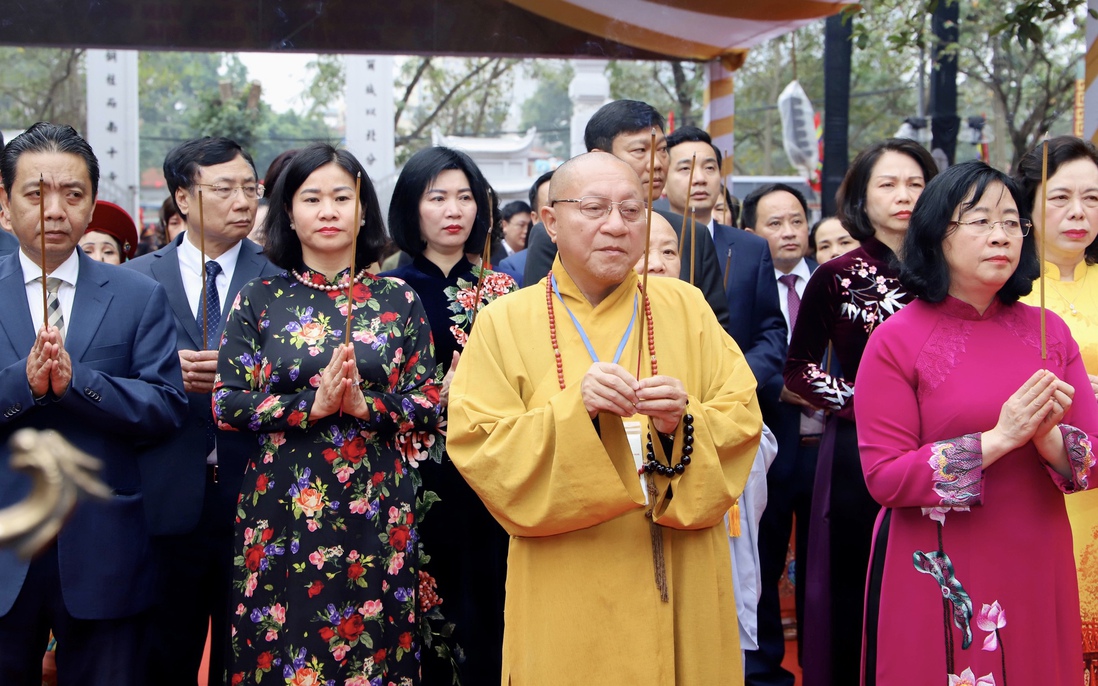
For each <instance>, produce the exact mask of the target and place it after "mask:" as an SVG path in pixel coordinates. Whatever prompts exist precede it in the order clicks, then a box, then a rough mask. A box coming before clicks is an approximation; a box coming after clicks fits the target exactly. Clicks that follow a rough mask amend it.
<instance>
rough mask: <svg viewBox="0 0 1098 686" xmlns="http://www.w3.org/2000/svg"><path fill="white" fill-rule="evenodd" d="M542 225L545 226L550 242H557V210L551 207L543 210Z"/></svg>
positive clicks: (546, 206)
mask: <svg viewBox="0 0 1098 686" xmlns="http://www.w3.org/2000/svg"><path fill="white" fill-rule="evenodd" d="M541 223H542V224H544V225H545V233H547V234H549V240H551V241H553V242H554V243H556V242H557V213H556V209H555V208H553V207H550V206H549V205H544V206H543V207H542V208H541Z"/></svg>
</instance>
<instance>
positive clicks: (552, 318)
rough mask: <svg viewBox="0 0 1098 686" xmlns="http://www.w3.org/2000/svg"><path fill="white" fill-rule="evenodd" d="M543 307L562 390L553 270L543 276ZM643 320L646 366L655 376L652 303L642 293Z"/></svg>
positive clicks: (638, 285) (562, 362)
mask: <svg viewBox="0 0 1098 686" xmlns="http://www.w3.org/2000/svg"><path fill="white" fill-rule="evenodd" d="M637 288H638V289H639V288H640V284H637ZM545 307H546V308H547V309H548V310H549V340H550V341H551V342H552V344H553V357H554V358H556V362H557V383H559V384H560V389H561V390H562V391H563V390H564V360H563V359H561V355H560V346H559V345H558V344H557V318H556V315H555V314H554V313H553V272H549V275H548V276H546V277H545ZM644 321H645V323H646V325H647V327H648V359H649V362H648V368H649V369H650V370H651V372H652V376H656V374H658V373H659V371H658V370H659V367H658V366H657V364H656V334H655V329H654V327H653V326H652V305H651V303H650V302H649V301H648V294H647V293H645V294H644Z"/></svg>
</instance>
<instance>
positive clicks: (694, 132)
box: [667, 126, 727, 202]
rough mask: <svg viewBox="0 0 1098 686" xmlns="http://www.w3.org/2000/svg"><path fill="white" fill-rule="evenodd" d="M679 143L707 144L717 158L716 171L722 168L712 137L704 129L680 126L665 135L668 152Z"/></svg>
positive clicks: (719, 153)
mask: <svg viewBox="0 0 1098 686" xmlns="http://www.w3.org/2000/svg"><path fill="white" fill-rule="evenodd" d="M681 143H708V144H709V147H711V148H713V154H714V155H716V156H717V169H720V168H721V167H722V162H721V151H720V150H717V146H715V145H713V139H712V137H710V135H709V134H708V133H706V131H705V130H704V129H699V128H698V127H696V126H680V127H679V128H677V129H675V130H674V131H672V132H671V133H669V134H668V135H667V149H668V150H670V149H671V148H673V147H675V146H676V145H679V144H681ZM726 202H727V201H726Z"/></svg>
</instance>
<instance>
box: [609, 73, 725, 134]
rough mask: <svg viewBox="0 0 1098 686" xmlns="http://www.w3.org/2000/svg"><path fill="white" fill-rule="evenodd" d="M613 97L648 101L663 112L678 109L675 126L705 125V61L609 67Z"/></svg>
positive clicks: (666, 112) (676, 110)
mask: <svg viewBox="0 0 1098 686" xmlns="http://www.w3.org/2000/svg"><path fill="white" fill-rule="evenodd" d="M606 76H607V78H608V79H609V80H610V97H611V98H613V99H615V100H620V99H628V100H640V101H642V102H646V103H648V104H649V105H651V106H652V107H655V108H656V109H657V110H659V111H660V112H661V113H662V114H663V116H665V117H666V116H667V115H668V114H670V113H671V112H674V113H675V126H701V123H702V115H703V113H704V105H703V98H704V89H705V65H704V64H699V63H695V62H685V61H673V62H626V61H621V60H613V61H611V62H610V64H609V66H607V68H606Z"/></svg>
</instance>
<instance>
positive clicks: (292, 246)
mask: <svg viewBox="0 0 1098 686" xmlns="http://www.w3.org/2000/svg"><path fill="white" fill-rule="evenodd" d="M326 164H336V165H339V167H340V168H341V169H343V171H345V172H347V173H348V174H350V175H351V178H355V177H357V176H358V175H359V174H362V192H361V193H360V194H359V201H360V202H361V203H362V219H364V220H365V222H366V223H365V224H364V225H363V226H362V229H361V230H360V231H359V234H358V242H357V243H356V244H355V271H358V270H359V269H362V268H363V267H366V266H368V265H370V264H372V263H374V262H376V261H377V260H378V257H379V256H380V255H381V252H382V250H383V249H384V248H385V244H386V242H387V239H386V237H385V222H384V220H383V219H382V218H381V207H380V204H379V203H378V201H377V193H376V192H374V184H373V183H372V182H371V181H370V177H369V175H368V174H366V170H365V169H364V168H363V167H362V164H361V163H360V162H359V161H358V160H357V159H356V158H355V156H354V155H352V154H351V153H350V152H348V151H347V150H339V149H337V148H335V147H333V146H331V145H328V144H327V143H313V144H311V145H309V146H307V147H305V148H302V149H301V150H299V151H298V152H297V154H295V155H294V156H293V158H292V159H291V160H290V162H289V163H288V164H287V165H286V168H285V169H283V170H282V173H281V174H279V176H278V181H276V182H275V185H274V189H273V190H272V191H271V197H270V209H269V210H268V211H267V218H266V219H264V220H263V232H264V234H265V235H266V236H267V241H266V247H265V248H264V252H266V254H267V257H268V258H269V259H270V260H271V262H274V263H275V264H276V265H277V266H279V267H281V268H282V269H299V268H301V267H302V256H301V241H300V240H299V239H298V237H297V234H296V233H295V232H294V230H293V229H291V228H290V213H291V212H292V210H293V201H294V194H295V193H297V190H298V189H299V188H301V184H303V183H305V180H306V179H308V178H309V175H310V174H312V173H313V172H314V171H316V170H317V169H319V168H321V167H323V166H324V165H326Z"/></svg>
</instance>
